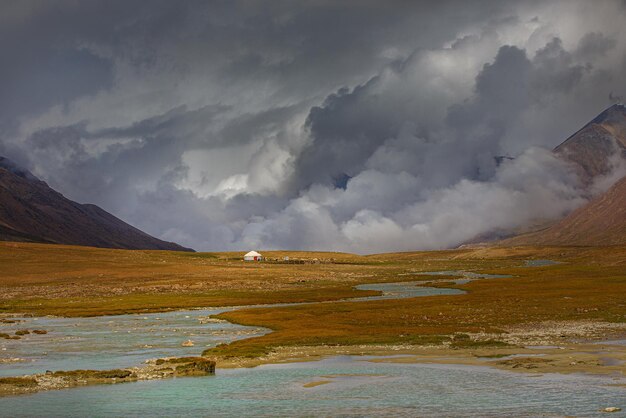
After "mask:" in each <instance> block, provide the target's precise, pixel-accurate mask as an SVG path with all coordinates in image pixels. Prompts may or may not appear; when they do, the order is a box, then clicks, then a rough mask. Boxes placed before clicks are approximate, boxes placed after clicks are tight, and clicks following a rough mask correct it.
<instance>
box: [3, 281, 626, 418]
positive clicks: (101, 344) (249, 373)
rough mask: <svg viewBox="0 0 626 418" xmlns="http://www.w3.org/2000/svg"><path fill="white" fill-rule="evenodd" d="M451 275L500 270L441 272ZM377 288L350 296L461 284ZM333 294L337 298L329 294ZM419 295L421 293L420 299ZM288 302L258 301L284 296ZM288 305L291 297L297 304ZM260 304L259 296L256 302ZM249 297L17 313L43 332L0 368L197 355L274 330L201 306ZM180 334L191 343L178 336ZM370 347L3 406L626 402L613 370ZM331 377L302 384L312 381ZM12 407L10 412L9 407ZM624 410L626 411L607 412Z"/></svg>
mask: <svg viewBox="0 0 626 418" xmlns="http://www.w3.org/2000/svg"><path fill="white" fill-rule="evenodd" d="M424 274H437V275H456V276H461V277H462V278H461V279H457V280H454V281H455V282H457V283H466V282H468V281H471V280H475V279H484V278H504V277H510V276H506V275H485V274H477V273H471V272H460V271H447V272H431V273H424ZM357 288H358V289H361V290H377V291H381V292H382V294H381V295H380V296H374V297H365V298H354V299H351V301H354V302H359V301H364V300H382V299H398V298H413V297H420V296H433V295H443V294H461V293H464V292H463V291H461V290H458V289H440V288H433V287H419V286H416V283H412V282H402V283H378V284H369V285H359V286H357ZM327 303H333V302H327ZM417 303H419V302H417ZM286 305H289V304H279V305H265V306H286ZM294 305H295V304H294ZM254 307H262V306H252V308H254ZM241 308H246V307H232V308H219V309H200V310H190V311H179V312H168V313H158V314H147V315H121V316H108V317H97V318H52V317H46V318H22V319H23V321H24V322H21V323H19V324H3V325H1V326H0V329H1V330H2V331H0V332H7V330H11V331H14V330H16V329H23V328H28V329H45V330H47V331H49V334H47V335H27V336H25V337H24V339H23V340H19V341H11V340H0V349H2V352H1V353H2V357H4V358H7V357H20V358H23V359H25V360H26V361H24V362H20V363H10V364H0V375H4V376H9V375H11V376H15V375H20V374H30V373H41V372H44V371H45V370H72V369H81V368H83V369H85V368H89V369H110V368H118V367H128V366H134V365H138V364H140V363H142V362H143V361H145V360H146V359H149V358H156V357H166V356H187V355H198V354H200V353H201V352H202V351H203V350H204V349H205V348H207V347H213V346H215V345H216V344H219V343H223V342H230V341H234V340H237V339H241V338H250V337H254V336H258V335H263V334H265V333H267V332H269V330H267V329H264V328H255V327H244V326H240V325H235V324H230V323H228V322H224V321H219V322H216V321H213V320H208V319H207V316H208V315H214V314H217V313H220V312H224V311H227V310H233V309H241ZM186 340H192V341H194V343H195V345H194V347H182V346H181V343H182V342H183V341H186ZM367 359H371V357H352V356H339V357H333V358H329V359H326V360H323V361H320V362H307V363H291V364H283V365H265V366H260V367H257V368H254V369H233V370H222V369H218V371H217V374H216V376H211V377H199V378H177V379H167V380H153V381H142V382H136V383H128V384H116V385H99V386H90V387H83V388H74V389H68V390H57V391H50V392H40V393H36V394H32V395H21V396H14V397H5V398H0V406H1V408H0V416H13V417H38V416H46V417H83V416H90V417H105V416H106V417H108V416H126V417H128V416H130V417H133V416H137V417H139V416H142V417H143V416H163V417H170V416H180V417H191V416H242V417H245V416H268V417H274V416H407V417H413V416H425V417H429V416H448V417H485V416H487V417H488V416H494V417H495V416H517V417H530V416H532V417H535V416H565V415H573V416H602V415H603V414H602V413H600V412H598V411H599V409H601V408H605V407H607V406H618V407H622V408H624V409H626V408H625V407H626V389H624V388H623V387H618V386H610V385H611V384H616V383H620V382H621V383H624V379H622V380H621V381H620V380H617V379H616V378H613V377H587V376H561V375H543V376H532V375H525V374H515V373H509V372H503V371H499V370H494V369H491V368H488V367H475V366H461V365H441V364H440V365H437V364H400V363H398V364H393V363H373V362H370V361H366V360H367ZM322 380H323V381H328V382H330V383H328V384H324V385H320V386H315V387H310V388H307V387H305V386H304V385H306V384H307V383H312V382H316V381H322ZM7 411H10V412H7ZM611 416H612V417H615V416H620V417H624V416H626V415H624V414H623V413H618V414H611Z"/></svg>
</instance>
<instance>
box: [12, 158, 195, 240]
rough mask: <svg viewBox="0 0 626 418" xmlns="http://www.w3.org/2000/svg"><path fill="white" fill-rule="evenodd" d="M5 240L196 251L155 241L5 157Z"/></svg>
mask: <svg viewBox="0 0 626 418" xmlns="http://www.w3.org/2000/svg"><path fill="white" fill-rule="evenodd" d="M0 240H2V241H31V242H48V243H57V244H71V245H86V246H92V247H103V248H124V249H147V250H174V251H193V250H190V249H188V248H184V247H181V246H180V245H178V244H175V243H172V242H166V241H162V240H160V239H157V238H154V237H152V236H150V235H148V234H146V233H145V232H142V231H140V230H139V229H137V228H134V227H133V226H131V225H128V224H127V223H125V222H124V221H122V220H120V219H118V218H116V217H115V216H113V215H111V214H110V213H108V212H106V211H105V210H103V209H101V208H99V207H98V206H95V205H81V204H79V203H76V202H73V201H71V200H69V199H67V198H65V197H64V196H63V195H62V194H60V193H58V192H56V191H55V190H53V189H51V188H50V187H49V186H48V185H47V184H46V183H45V182H43V181H40V180H39V179H37V178H36V177H34V176H33V175H32V174H30V173H29V172H28V171H25V170H20V169H17V168H16V167H15V165H13V164H12V163H10V162H8V160H6V159H2V158H1V157H0Z"/></svg>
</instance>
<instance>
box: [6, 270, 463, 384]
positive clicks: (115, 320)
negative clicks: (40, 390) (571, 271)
mask: <svg viewBox="0 0 626 418" xmlns="http://www.w3.org/2000/svg"><path fill="white" fill-rule="evenodd" d="M462 282H465V281H464V280H463V281H462ZM417 284H418V282H401V283H377V284H364V285H358V286H356V288H357V289H359V290H376V291H380V292H382V294H381V295H380V296H368V297H360V298H352V299H346V300H344V301H350V302H362V301H369V300H384V299H403V298H413V297H419V296H433V295H457V294H462V293H464V292H463V291H462V290H458V289H446V288H436V287H428V286H418V285H417ZM336 302H337V301H329V302H323V303H336ZM311 303H319V302H310V303H283V304H272V305H250V306H236V307H226V308H207V309H194V310H186V311H173V312H163V313H153V314H130V315H112V316H99V317H91V318H60V317H38V318H14V319H17V320H18V321H20V322H18V323H16V324H3V325H2V326H1V329H2V332H7V333H13V332H15V331H16V330H18V329H30V330H32V329H43V330H46V331H48V334H46V335H36V334H30V335H25V336H23V337H22V339H21V340H0V350H1V353H0V356H1V358H13V359H21V361H16V362H10V363H5V364H0V376H19V375H23V374H35V373H43V372H45V371H46V370H52V371H56V370H74V369H101V370H106V369H114V368H123V367H130V366H137V365H140V364H141V363H143V362H144V361H145V360H147V359H151V358H159V357H174V356H176V357H182V356H193V355H199V354H200V353H201V352H202V351H203V350H205V349H206V348H210V347H215V346H216V345H218V344H222V343H229V342H232V341H236V340H239V339H243V338H252V337H256V336H261V335H264V334H266V333H268V332H270V330H269V329H266V328H261V327H248V326H243V325H237V324H231V323H229V322H226V321H220V320H212V319H210V318H209V316H210V315H216V314H219V313H222V312H227V311H232V310H237V309H247V308H268V307H279V306H296V305H304V304H311ZM187 340H192V341H193V342H194V346H192V347H183V346H182V343H183V342H184V341H187Z"/></svg>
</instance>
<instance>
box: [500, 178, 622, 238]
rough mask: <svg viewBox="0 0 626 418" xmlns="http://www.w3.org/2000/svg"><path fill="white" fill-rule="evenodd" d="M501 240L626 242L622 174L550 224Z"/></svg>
mask: <svg viewBox="0 0 626 418" xmlns="http://www.w3.org/2000/svg"><path fill="white" fill-rule="evenodd" d="M501 244H503V245H563V246H570V245H587V246H596V245H626V177H624V178H622V179H621V180H620V181H618V182H617V183H615V184H614V185H613V186H612V187H611V188H610V189H609V190H607V191H606V192H605V193H603V194H602V195H600V196H598V197H596V198H595V199H594V200H592V201H591V202H589V203H588V204H586V205H585V206H583V207H581V208H578V209H577V210H575V211H574V212H572V213H570V214H569V215H568V216H566V217H565V218H564V219H562V220H561V221H560V222H558V223H556V224H554V225H552V226H551V227H549V228H546V229H544V230H541V231H538V232H534V233H530V234H525V235H520V236H518V237H514V238H510V239H507V240H504V241H502V242H501Z"/></svg>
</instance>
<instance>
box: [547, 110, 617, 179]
mask: <svg viewBox="0 0 626 418" xmlns="http://www.w3.org/2000/svg"><path fill="white" fill-rule="evenodd" d="M554 152H555V153H556V154H557V156H559V157H560V158H562V159H564V160H566V161H569V162H570V163H572V164H574V165H575V167H576V168H577V171H578V174H579V176H580V178H581V180H582V181H583V183H584V184H587V185H588V184H590V183H591V182H592V181H593V179H594V177H596V176H599V175H605V174H608V173H609V172H610V171H611V169H612V164H611V163H612V161H611V158H612V157H613V156H616V157H618V156H619V155H621V157H622V158H623V159H626V107H625V106H624V105H622V104H615V105H613V106H611V107H609V108H608V109H606V110H605V111H604V112H602V113H600V114H599V115H598V116H597V117H596V118H595V119H593V120H592V121H591V122H589V123H588V124H586V125H585V126H583V127H582V128H581V129H580V130H579V131H578V132H576V133H575V134H574V135H572V136H570V137H569V138H568V139H566V140H565V141H564V142H563V143H561V144H560V145H559V146H557V147H556V148H555V149H554ZM616 154H617V155H616ZM618 158H619V157H618Z"/></svg>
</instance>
